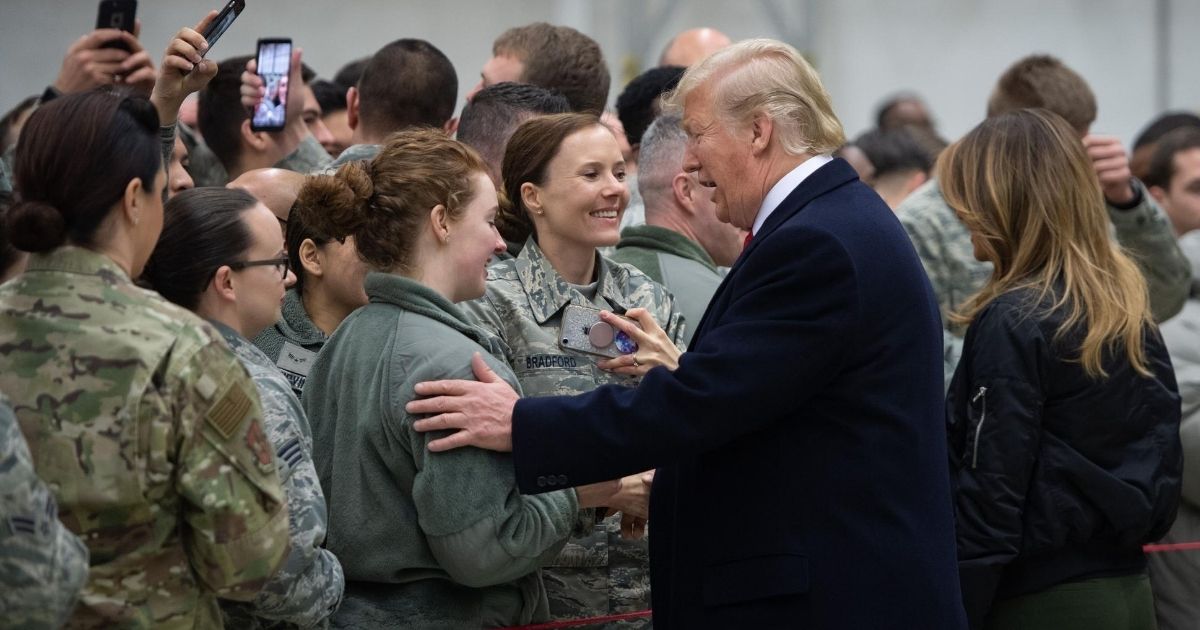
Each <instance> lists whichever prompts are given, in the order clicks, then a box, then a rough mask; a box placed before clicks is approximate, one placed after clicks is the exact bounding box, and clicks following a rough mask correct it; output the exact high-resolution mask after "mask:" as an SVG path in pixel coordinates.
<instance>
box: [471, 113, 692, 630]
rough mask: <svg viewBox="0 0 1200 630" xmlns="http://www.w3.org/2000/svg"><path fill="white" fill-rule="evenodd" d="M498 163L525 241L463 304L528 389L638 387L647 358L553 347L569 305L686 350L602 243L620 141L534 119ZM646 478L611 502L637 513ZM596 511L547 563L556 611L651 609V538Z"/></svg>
mask: <svg viewBox="0 0 1200 630" xmlns="http://www.w3.org/2000/svg"><path fill="white" fill-rule="evenodd" d="M502 171H503V177H504V194H505V196H506V197H507V202H508V203H507V204H506V207H505V208H504V209H503V210H502V212H501V215H500V216H499V217H498V223H499V226H500V229H501V233H502V234H503V235H504V238H505V240H508V241H510V242H523V243H525V245H524V247H523V248H522V249H521V252H520V254H519V255H518V256H517V257H516V258H515V259H511V260H505V261H501V262H499V263H497V264H495V265H494V266H492V267H491V268H490V269H489V270H488V283H487V293H486V295H484V297H483V298H481V299H479V300H476V301H474V302H472V303H470V305H469V306H468V312H469V313H470V314H471V316H472V317H474V318H475V320H476V321H477V322H478V323H479V325H481V326H482V327H483V328H484V329H486V330H488V331H490V332H493V333H495V334H496V335H498V336H499V337H500V338H501V339H503V340H504V342H505V344H506V347H507V359H508V362H509V364H510V365H511V366H512V368H513V371H514V372H515V373H516V376H517V379H518V380H519V381H520V383H521V388H522V390H523V392H524V395H526V396H554V395H572V394H580V393H584V392H588V391H591V390H592V389H595V388H596V387H598V386H600V385H604V384H610V383H617V384H621V385H626V386H630V387H633V386H636V385H637V383H638V377H637V376H636V374H638V373H644V372H645V370H646V369H649V367H650V366H649V365H639V366H637V368H638V369H633V370H630V369H629V367H628V365H627V364H625V363H623V362H622V361H623V359H617V360H610V361H598V358H597V357H595V356H592V355H588V354H584V353H581V352H577V351H574V350H568V349H564V348H562V347H560V346H559V333H560V327H561V325H562V314H563V309H564V307H566V306H567V305H568V304H575V305H580V306H586V307H591V308H598V309H604V310H608V311H612V312H614V313H617V314H627V313H628V314H629V315H630V316H633V317H637V318H639V319H642V320H644V321H645V324H644V326H645V327H646V328H647V329H648V330H650V329H657V328H658V327H659V326H661V327H662V328H663V329H664V330H665V331H666V334H667V336H669V337H670V340H671V341H672V342H674V343H675V344H676V345H677V346H679V347H680V348H681V349H682V347H683V344H684V342H683V339H684V323H683V316H682V315H681V314H680V312H679V310H678V308H676V306H675V304H674V299H673V298H672V297H671V295H670V294H669V293H668V292H667V290H666V289H665V288H663V286H662V285H659V284H657V283H655V282H654V281H653V280H651V279H650V278H649V277H648V276H646V275H645V274H643V273H641V272H640V271H637V270H636V269H634V268H633V267H631V266H628V265H621V264H618V263H614V262H612V261H610V260H608V259H607V258H604V257H603V256H601V255H600V254H599V252H598V251H597V248H600V247H606V246H611V245H616V243H617V241H618V240H619V238H620V234H619V229H620V224H621V215H622V213H623V212H624V210H625V206H626V204H627V203H628V202H629V190H628V187H627V186H626V185H625V162H624V159H623V158H622V155H621V150H620V148H619V147H618V145H617V141H616V138H615V137H614V136H613V134H612V132H610V131H609V130H608V129H607V128H606V127H604V126H603V125H601V124H600V121H599V119H597V118H596V117H595V116H592V115H587V114H557V115H553V116H542V117H538V118H534V119H531V120H529V121H527V122H525V123H524V124H522V125H521V127H520V128H518V129H517V131H516V133H514V134H513V136H512V138H511V139H510V140H509V143H508V148H507V149H506V151H505V154H504V162H503V166H502ZM547 479H548V483H554V482H555V481H557V480H551V479H550V478H547ZM647 481H648V479H643V477H641V476H634V477H629V478H626V479H624V480H622V493H621V494H620V496H619V498H618V499H617V500H616V501H614V502H613V504H610V507H612V508H615V509H618V510H624V511H625V512H630V513H634V515H636V516H642V517H644V516H645V501H646V499H647V497H648V491H649V487H648V486H649V484H648V483H647ZM596 516H597V515H596V514H595V513H594V512H592V511H585V512H583V513H581V514H580V519H579V523H578V524H577V527H576V535H575V536H573V537H572V538H571V541H570V542H569V543H568V545H567V547H566V548H565V549H564V550H563V552H562V553H561V554H560V555H559V557H558V558H557V559H556V560H555V561H554V562H553V563H551V564H550V565H547V567H546V570H545V575H546V588H547V590H548V591H549V596H550V612H551V614H552V615H553V616H554V617H555V618H556V619H565V618H577V617H592V616H603V615H608V614H612V613H623V612H632V611H639V610H645V609H647V608H649V607H650V576H649V559H648V556H647V543H646V541H645V540H628V539H622V538H621V536H620V523H619V521H618V520H617V519H616V517H612V518H610V519H608V520H605V521H603V523H602V524H600V525H598V526H596V527H594V528H593V527H592V525H593V524H595V522H596V520H597V518H596ZM627 516H628V515H627ZM643 623H644V622H643Z"/></svg>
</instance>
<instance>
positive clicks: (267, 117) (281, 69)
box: [250, 38, 292, 131]
mask: <svg viewBox="0 0 1200 630" xmlns="http://www.w3.org/2000/svg"><path fill="white" fill-rule="evenodd" d="M291 70H292V40H290V39H278V38H274V39H260V40H258V70H257V72H258V76H259V77H261V78H262V81H263V88H265V89H266V93H265V94H264V95H263V99H262V101H261V102H259V104H258V107H255V108H254V115H253V116H252V117H251V118H250V129H252V130H254V131H279V130H281V129H283V127H284V125H286V124H287V100H288V74H289V73H290V72H291Z"/></svg>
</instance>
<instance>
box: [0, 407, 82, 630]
mask: <svg viewBox="0 0 1200 630" xmlns="http://www.w3.org/2000/svg"><path fill="white" fill-rule="evenodd" d="M87 575H88V552H87V547H85V546H84V545H83V543H82V542H80V540H79V539H78V538H76V537H75V535H74V534H72V533H71V531H70V530H68V529H67V528H66V527H64V526H63V524H62V522H60V521H59V520H58V504H57V503H55V502H54V495H53V494H51V492H50V489H49V488H47V487H46V484H45V483H43V482H42V480H41V479H38V476H37V474H36V473H35V472H34V471H33V462H32V461H31V460H30V457H29V447H27V446H26V445H25V438H24V436H22V435H21V430H20V428H19V427H17V419H16V418H15V417H14V416H13V414H12V409H10V408H9V407H8V404H7V403H6V402H5V401H4V400H3V398H0V627H4V628H48V629H52V628H58V627H60V626H62V624H63V622H64V621H66V619H67V615H69V614H71V609H72V608H74V607H75V600H76V599H78V597H79V590H80V589H81V588H83V583H84V582H86V581H87Z"/></svg>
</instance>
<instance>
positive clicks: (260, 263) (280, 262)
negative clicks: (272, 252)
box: [229, 256, 288, 280]
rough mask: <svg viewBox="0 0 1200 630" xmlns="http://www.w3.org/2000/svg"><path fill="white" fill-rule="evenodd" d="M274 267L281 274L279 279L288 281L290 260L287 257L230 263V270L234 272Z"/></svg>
mask: <svg viewBox="0 0 1200 630" xmlns="http://www.w3.org/2000/svg"><path fill="white" fill-rule="evenodd" d="M270 265H274V267H275V270H276V271H278V272H279V278H280V279H281V280H282V279H287V274H288V259H287V256H283V257H281V258H270V259H268V260H241V261H238V262H231V263H229V268H230V269H232V270H234V271H241V270H243V269H245V268H247V267H267V266H270Z"/></svg>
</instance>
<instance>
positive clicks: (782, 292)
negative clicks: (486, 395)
mask: <svg viewBox="0 0 1200 630" xmlns="http://www.w3.org/2000/svg"><path fill="white" fill-rule="evenodd" d="M726 285H727V286H725V287H723V288H722V289H721V290H720V291H719V292H718V297H717V298H714V306H713V307H710V308H714V309H716V310H715V311H714V313H712V314H710V315H709V317H710V318H711V319H712V321H711V322H709V323H708V328H707V329H706V331H705V332H704V335H703V337H702V339H701V340H700V341H699V342H698V344H697V346H696V347H695V348H693V349H692V350H690V351H688V352H687V353H685V354H684V355H683V356H682V358H681V359H680V363H679V368H678V369H677V370H676V371H675V372H670V371H668V370H666V369H665V368H659V369H654V370H651V371H650V373H649V374H647V375H646V377H645V378H644V379H643V380H642V383H641V385H640V386H639V387H638V388H637V389H635V390H629V389H627V388H624V387H620V386H606V387H601V388H599V389H596V390H594V391H592V392H590V393H588V394H583V395H580V396H574V397H550V398H532V399H523V400H521V401H520V402H518V403H517V406H516V409H515V410H514V414H513V416H514V418H513V421H514V425H513V446H514V454H515V466H516V471H517V480H518V483H519V484H520V488H521V490H522V492H544V491H547V490H553V489H555V488H556V487H562V485H573V486H577V485H583V484H587V483H593V482H597V481H603V480H606V479H614V478H617V477H620V476H623V475H627V474H632V473H635V472H638V471H643V470H648V469H651V468H656V467H659V466H663V465H667V464H670V463H673V462H675V461H678V460H679V459H680V458H682V457H687V456H690V455H695V454H698V453H703V452H707V451H710V450H712V449H715V448H717V447H718V446H721V445H722V444H725V443H727V442H729V441H731V440H733V439H736V438H738V437H739V436H742V435H745V434H748V433H751V432H753V431H755V430H757V429H759V428H761V427H763V426H766V425H769V424H771V423H775V422H781V421H785V420H786V419H787V418H789V417H790V416H792V415H794V412H795V411H796V410H797V409H799V408H801V407H803V406H804V405H805V403H806V402H807V401H808V400H809V399H810V398H811V397H812V396H814V395H815V394H817V393H819V392H821V391H822V388H823V387H825V386H826V385H827V384H828V383H830V382H831V381H832V380H833V379H834V378H835V376H836V375H837V373H838V371H839V370H840V369H841V367H842V364H843V362H844V358H845V357H846V356H847V355H848V353H849V352H851V349H852V348H853V347H854V346H855V345H856V344H857V343H859V340H858V339H856V338H855V331H856V329H857V323H858V322H859V320H860V314H859V309H860V306H859V299H858V295H857V282H856V277H855V269H854V265H853V262H852V259H851V257H850V255H849V253H848V252H847V251H846V249H845V248H844V247H843V246H842V244H841V243H840V242H839V241H838V240H837V239H836V238H835V237H834V236H832V235H830V234H829V233H827V232H825V231H822V230H818V229H814V228H811V227H806V226H803V225H786V224H785V225H784V226H783V227H781V228H780V229H778V230H776V231H775V232H773V233H771V234H769V235H767V236H766V237H764V238H763V239H762V241H761V242H759V243H756V244H755V247H754V248H753V249H752V250H750V251H749V252H747V257H746V259H745V260H743V261H741V263H740V264H739V266H738V268H735V269H734V270H733V271H732V272H731V277H730V278H729V279H728V280H727V282H726ZM717 301H720V302H721V304H716V302H717ZM564 477H565V478H564ZM551 478H553V479H555V480H556V482H557V484H558V485H554V484H547V483H546V480H547V479H551ZM539 480H541V481H542V483H538V481H539ZM564 482H565V483H564Z"/></svg>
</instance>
